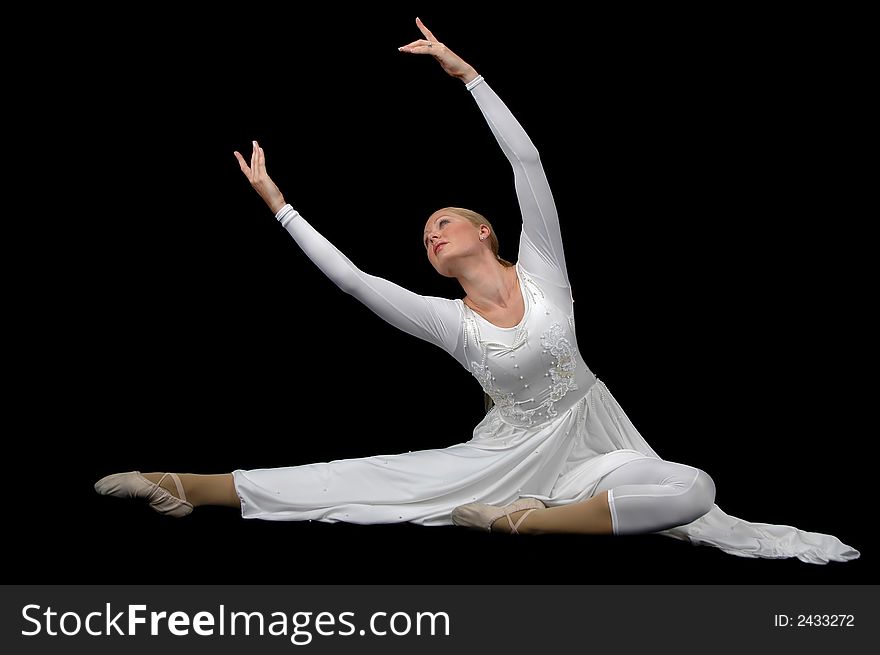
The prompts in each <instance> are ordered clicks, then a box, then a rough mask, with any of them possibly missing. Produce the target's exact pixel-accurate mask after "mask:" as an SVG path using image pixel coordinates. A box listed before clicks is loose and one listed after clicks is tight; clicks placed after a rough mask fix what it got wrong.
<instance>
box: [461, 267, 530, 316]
mask: <svg viewBox="0 0 880 655" xmlns="http://www.w3.org/2000/svg"><path fill="white" fill-rule="evenodd" d="M458 281H459V283H460V284H461V287H462V288H463V289H464V291H465V293H466V294H467V296H466V297H465V300H466V301H468V304H469V305H470V306H471V307H474V308H476V309H479V310H482V311H491V310H493V309H507V308H508V307H509V306H510V305H511V304H513V303H515V302H516V293H517V278H516V270H514V268H513V267H512V266H502V265H501V264H500V263H498V261H497V260H493V261H487V262H486V263H485V264H482V265H480V266H479V267H476V268H474V269H472V270H470V271H468V272H467V273H466V274H462V275H459V276H458Z"/></svg>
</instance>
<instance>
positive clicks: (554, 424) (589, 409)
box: [233, 76, 859, 564]
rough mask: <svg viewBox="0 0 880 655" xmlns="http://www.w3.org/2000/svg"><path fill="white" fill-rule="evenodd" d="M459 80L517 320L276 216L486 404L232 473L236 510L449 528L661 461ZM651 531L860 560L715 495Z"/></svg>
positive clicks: (523, 167)
mask: <svg viewBox="0 0 880 655" xmlns="http://www.w3.org/2000/svg"><path fill="white" fill-rule="evenodd" d="M467 89H468V90H469V91H470V92H471V94H472V95H473V97H474V98H475V99H476V102H477V105H478V107H479V109H480V111H481V112H482V113H483V116H484V117H485V119H486V122H487V124H488V126H489V128H490V129H491V131H492V133H493V134H494V135H495V138H496V139H497V141H498V143H499V145H500V146H501V148H502V150H503V151H504V153H505V155H506V156H507V158H508V160H509V161H510V163H511V165H512V167H513V172H514V185H515V188H516V193H517V198H518V200H519V205H520V209H521V212H522V220H523V223H522V232H521V236H520V247H519V260H518V262H517V264H516V273H517V278H518V281H519V288H520V292H521V293H522V297H523V303H524V305H525V314H524V316H523V319H522V321H521V322H520V323H519V325H517V326H514V327H511V328H500V327H498V326H495V325H493V324H492V323H490V322H489V321H488V320H486V319H485V318H483V317H482V316H480V315H479V314H477V313H475V312H474V311H473V310H471V309H470V308H469V307H467V306H466V305H465V304H464V303H463V302H462V301H461V300H452V299H447V298H438V297H433V296H421V295H419V294H416V293H413V292H411V291H409V290H407V289H404V288H402V287H400V286H398V285H396V284H394V283H392V282H390V281H388V280H385V279H383V278H379V277H376V276H372V275H369V274H367V273H364V272H363V271H361V270H360V269H359V268H358V267H357V266H355V265H354V264H353V263H352V262H351V261H350V260H349V259H348V258H347V257H346V256H345V255H344V254H342V253H341V252H340V251H339V250H338V249H336V248H335V247H334V246H333V245H332V244H331V243H330V242H329V241H327V239H325V238H324V237H323V236H322V235H321V234H319V233H318V232H317V231H316V230H315V229H314V228H313V227H312V226H311V225H309V224H308V223H307V222H306V221H305V219H304V218H303V217H302V216H300V215H299V213H298V212H297V211H296V210H295V209H293V207H291V206H290V205H286V206H285V207H284V208H282V209H281V210H280V211H279V212H278V214H277V215H276V218H277V219H278V220H279V221H280V222H281V224H282V225H283V226H284V227H285V228H286V229H287V231H288V232H289V233H290V234H291V236H292V237H293V238H294V239H295V240H296V242H297V244H299V246H300V247H301V248H302V250H303V251H304V252H305V253H306V255H307V256H308V257H309V258H310V259H311V260H312V261H313V262H314V263H315V264H316V265H317V266H318V268H319V269H320V270H321V271H322V272H323V273H325V274H326V275H327V276H328V277H329V278H330V279H331V280H333V281H334V282H335V283H336V284H337V285H338V286H339V287H340V288H341V289H342V290H343V291H345V292H346V293H349V294H351V295H352V296H354V297H355V298H357V299H358V300H359V301H361V302H362V303H364V304H365V305H366V306H367V307H369V308H370V309H371V310H372V311H373V312H375V313H376V314H377V315H378V316H380V317H381V318H382V319H384V320H385V321H387V322H388V323H390V324H391V325H393V326H395V327H397V328H398V329H400V330H402V331H404V332H406V333H408V334H411V335H413V336H416V337H418V338H420V339H423V340H425V341H427V342H429V343H432V344H434V345H436V346H438V347H440V348H442V349H443V350H445V351H446V352H447V353H449V354H450V355H451V356H452V357H453V358H455V360H456V361H458V362H459V364H461V365H462V366H463V367H464V368H465V369H466V370H467V371H468V372H469V373H471V374H472V375H473V376H474V377H475V378H476V379H477V380H478V382H479V383H480V385H481V386H482V388H483V389H484V390H485V391H486V393H488V394H489V395H490V396H491V397H492V399H493V400H494V402H495V406H494V407H493V408H492V409H491V410H490V411H489V412H488V413H487V414H486V416H485V417H484V418H483V420H482V421H480V423H479V424H478V425H477V426H476V427H475V428H474V431H473V436H472V438H471V439H470V440H469V441H467V442H465V443H459V444H455V445H452V446H450V447H448V448H442V449H431V450H422V451H414V452H409V453H402V454H390V455H376V456H372V457H362V458H356V459H342V460H333V461H331V462H320V463H315V464H306V465H301V466H290V467H281V468H271V469H252V470H241V469H239V470H236V471H234V472H233V479H234V483H235V488H236V491H237V493H238V495H239V498H240V499H241V507H242V516H243V517H245V518H259V519H265V520H282V521H284V520H287V521H301V520H318V521H324V522H331V523H332V522H337V521H345V522H349V523H361V524H367V523H395V522H403V521H409V522H413V523H419V524H422V525H431V526H439V525H452V520H451V518H450V514H451V512H452V510H453V509H454V508H455V507H457V506H458V505H462V504H465V503H469V502H474V501H477V502H485V503H490V504H506V503H509V502H512V501H513V500H515V499H516V498H518V497H523V496H531V497H535V498H540V499H541V500H542V501H544V503H545V504H546V505H548V506H557V505H564V504H568V503H573V502H579V501H582V500H585V499H587V498H590V497H591V496H593V495H594V494H595V493H596V489H597V486H598V485H599V483H600V480H601V479H602V477H603V476H605V475H606V474H608V473H610V472H612V471H615V470H616V469H618V468H619V467H620V466H621V465H623V464H625V463H626V462H630V461H633V460H636V459H644V458H657V459H660V457H659V455H658V454H657V453H656V452H655V451H654V450H653V449H652V448H651V447H650V446H649V445H648V443H647V442H646V441H645V440H644V439H643V438H642V436H641V434H639V432H638V430H636V428H635V426H634V425H633V424H632V422H631V421H630V420H629V418H628V417H627V416H626V414H625V413H624V412H623V409H622V408H621V407H620V405H619V404H618V402H617V401H616V399H615V398H614V397H613V396H612V395H611V393H610V391H609V390H608V388H607V386H606V385H605V384H604V383H603V382H602V381H601V380H599V379H598V378H596V376H595V375H594V374H593V373H592V372H591V371H590V369H589V368H588V367H587V365H586V363H585V361H584V360H583V358H582V357H581V355H580V350H579V348H578V343H577V338H576V335H575V322H574V311H573V303H574V299H573V297H572V289H571V285H570V283H569V279H568V273H567V269H566V266H565V257H564V252H563V244H562V237H561V231H560V227H559V219H558V216H557V213H556V206H555V203H554V201H553V196H552V193H551V191H550V186H549V183H548V181H547V178H546V176H545V174H544V170H543V167H542V165H541V161H540V157H539V155H538V151H537V150H536V148H535V146H534V145H533V144H532V142H531V140H530V139H529V137H528V135H527V134H526V132H525V131H524V130H523V128H522V126H521V125H520V124H519V123H518V122H517V120H516V119H515V118H514V117H513V115H512V114H511V112H510V110H509V109H508V108H507V106H506V105H505V104H504V103H503V102H502V101H501V99H500V98H499V97H498V96H497V95H496V94H495V92H494V91H493V90H492V89H491V87H490V86H489V85H488V83H486V82H485V80H484V79H483V78H482V76H479V77H477V78H476V79H475V80H473V81H472V82H470V83H469V84H468V85H467ZM451 246H452V247H454V244H451ZM444 250H446V249H444ZM598 303H599V304H601V299H599V301H598ZM402 427H403V426H402ZM657 534H664V535H667V536H670V537H674V538H676V539H682V540H688V541H690V542H691V543H692V544H702V545H711V546H715V547H717V548H720V549H721V550H723V551H724V552H726V553H730V554H732V555H738V556H740V557H766V558H784V557H797V558H798V559H800V560H802V561H804V562H810V563H814V564H824V563H827V562H828V561H831V560H836V561H846V560H850V559H855V558H857V557H858V556H859V552H858V551H857V550H855V549H853V548H851V547H849V546H847V545H846V544H844V543H842V542H841V541H839V540H838V539H837V538H836V537H833V536H831V535H826V534H821V533H814V532H805V531H803V530H798V529H797V528H794V527H791V526H787V525H769V524H766V523H749V522H746V521H743V520H742V519H738V518H736V517H733V516H729V515H727V514H725V513H724V512H723V511H722V510H721V509H720V508H719V507H718V506H717V505H713V506H712V509H711V510H710V511H709V512H708V513H707V514H705V515H703V516H702V517H700V518H698V519H697V520H695V521H693V522H691V523H688V524H687V525H681V526H678V527H675V528H671V529H667V530H662V531H660V532H657Z"/></svg>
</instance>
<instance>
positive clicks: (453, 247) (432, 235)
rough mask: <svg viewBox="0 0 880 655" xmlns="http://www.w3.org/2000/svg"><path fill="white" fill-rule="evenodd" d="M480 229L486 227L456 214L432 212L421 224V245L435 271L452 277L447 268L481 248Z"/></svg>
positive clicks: (452, 266)
mask: <svg viewBox="0 0 880 655" xmlns="http://www.w3.org/2000/svg"><path fill="white" fill-rule="evenodd" d="M480 230H483V231H484V232H485V233H486V234H488V233H489V230H488V228H486V227H480V228H477V227H476V226H475V225H474V224H473V223H471V222H470V221H469V220H467V219H466V218H462V217H461V216H458V215H457V214H452V213H449V212H443V211H439V212H436V213H434V214H432V215H431V218H429V219H428V222H427V223H426V224H425V234H424V240H423V245H424V246H425V251H426V252H427V254H428V260H429V261H430V262H431V264H432V265H433V266H434V268H435V269H436V270H437V272H438V273H440V274H441V275H446V276H447V277H452V273H451V272H450V271H451V270H452V269H453V268H454V264H455V261H456V260H457V259H459V258H461V257H463V256H466V255H473V254H476V253H478V252H479V248H481V247H483V241H481V240H480Z"/></svg>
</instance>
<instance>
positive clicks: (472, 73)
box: [458, 66, 480, 84]
mask: <svg viewBox="0 0 880 655" xmlns="http://www.w3.org/2000/svg"><path fill="white" fill-rule="evenodd" d="M479 76H480V74H479V73H478V72H477V71H476V70H475V69H474V67H473V66H471V67H470V69H469V70H468V71H467V72H466V73H464V74H463V75H459V77H458V79H460V80H461V81H462V82H464V83H465V84H470V83H471V82H473V81H474V80H475V79H477V78H478V77H479Z"/></svg>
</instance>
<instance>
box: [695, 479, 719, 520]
mask: <svg viewBox="0 0 880 655" xmlns="http://www.w3.org/2000/svg"><path fill="white" fill-rule="evenodd" d="M689 495H690V496H691V498H692V501H693V504H694V512H695V513H698V516H697V518H699V517H700V516H702V515H703V514H705V513H706V512H708V511H709V510H710V509H712V505H713V504H714V503H715V481H714V480H713V479H712V476H710V475H709V474H708V473H706V472H705V471H704V470H702V469H697V477H696V479H695V480H694V484H693V486H692V487H691V493H690V494H689Z"/></svg>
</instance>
